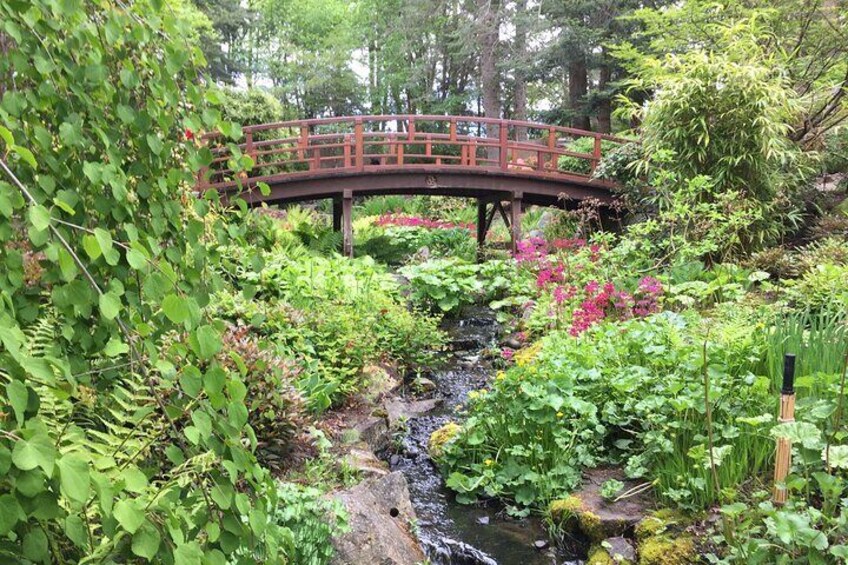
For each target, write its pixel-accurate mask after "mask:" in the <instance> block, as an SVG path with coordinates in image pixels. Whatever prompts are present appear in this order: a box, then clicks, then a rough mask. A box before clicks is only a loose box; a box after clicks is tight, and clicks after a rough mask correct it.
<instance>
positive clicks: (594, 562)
mask: <svg viewBox="0 0 848 565" xmlns="http://www.w3.org/2000/svg"><path fill="white" fill-rule="evenodd" d="M586 565H616V563H615V561H613V558H612V557H610V554H609V553H607V550H606V549H604V548H603V547H601V546H599V545H593V546H592V547H590V548H589V559H587V560H586Z"/></svg>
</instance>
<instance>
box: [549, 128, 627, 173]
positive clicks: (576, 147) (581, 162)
mask: <svg viewBox="0 0 848 565" xmlns="http://www.w3.org/2000/svg"><path fill="white" fill-rule="evenodd" d="M618 147H619V144H618V143H616V142H614V141H609V140H608V139H602V140H601V154H602V155H604V154H607V153H610V152H612V151H613V150H614V149H616V148H618ZM565 150H566V151H571V152H573V153H584V154H587V157H591V156H592V155H593V154H594V153H595V138H594V137H578V138H577V139H575V140H574V141H571V142H569V143H568V144H567V145H566V146H565ZM557 168H558V169H559V170H560V171H564V172H568V173H578V174H581V175H589V174H592V160H591V159H590V158H585V159H584V158H581V157H572V156H571V155H560V156H559V159H557Z"/></svg>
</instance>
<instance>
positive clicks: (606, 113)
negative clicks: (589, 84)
mask: <svg viewBox="0 0 848 565" xmlns="http://www.w3.org/2000/svg"><path fill="white" fill-rule="evenodd" d="M611 73H612V70H611V69H610V67H609V64H607V63H606V62H604V63H602V64H601V68H600V76H599V78H598V91H599V92H600V93H601V97H600V101H599V102H598V131H599V132H601V133H610V132H611V131H612V98H611V94H610V93H608V92H606V90H607V88H608V87H609V82H610V75H611Z"/></svg>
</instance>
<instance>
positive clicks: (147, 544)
mask: <svg viewBox="0 0 848 565" xmlns="http://www.w3.org/2000/svg"><path fill="white" fill-rule="evenodd" d="M161 541H162V536H160V535H159V530H157V529H156V527H155V526H154V525H153V524H151V523H150V522H149V521H146V520H145V522H144V525H143V526H142V527H141V528H139V530H138V531H137V532H136V533H135V534H133V538H132V551H133V553H135V554H136V555H138V556H139V557H144V558H145V559H153V558H154V557H156V553H157V552H158V551H159V544H160V543H161Z"/></svg>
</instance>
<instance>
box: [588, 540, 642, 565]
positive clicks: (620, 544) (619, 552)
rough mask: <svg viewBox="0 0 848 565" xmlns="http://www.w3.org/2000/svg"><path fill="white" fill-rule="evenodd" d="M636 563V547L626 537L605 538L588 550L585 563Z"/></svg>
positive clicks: (596, 564) (626, 564) (605, 564)
mask: <svg viewBox="0 0 848 565" xmlns="http://www.w3.org/2000/svg"><path fill="white" fill-rule="evenodd" d="M633 563H636V549H635V548H634V547H633V545H632V544H631V543H630V541H628V540H627V539H626V538H623V537H620V536H619V537H614V538H607V539H605V540H604V541H602V542H601V543H600V545H596V546H593V547H592V548H591V549H590V550H589V559H588V561H586V565H632V564H633Z"/></svg>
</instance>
